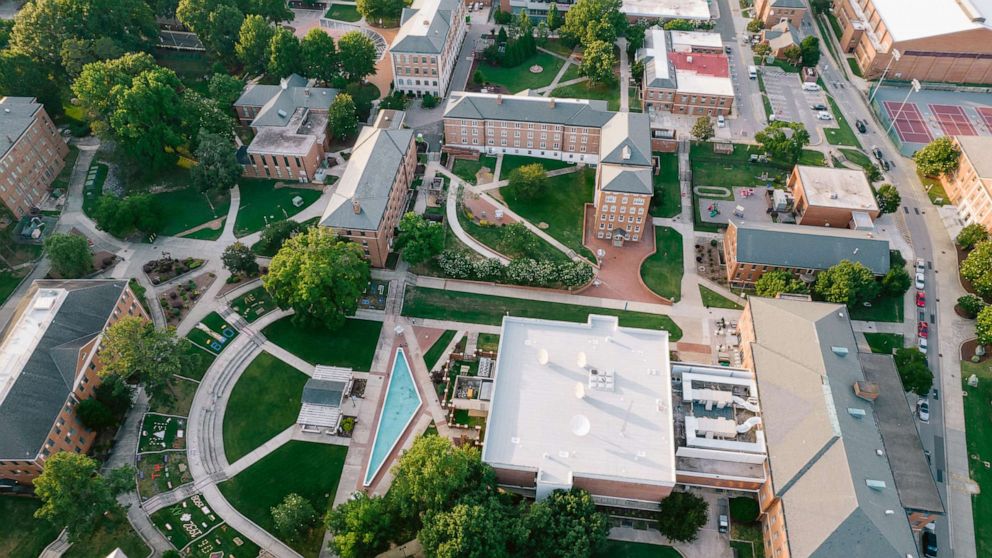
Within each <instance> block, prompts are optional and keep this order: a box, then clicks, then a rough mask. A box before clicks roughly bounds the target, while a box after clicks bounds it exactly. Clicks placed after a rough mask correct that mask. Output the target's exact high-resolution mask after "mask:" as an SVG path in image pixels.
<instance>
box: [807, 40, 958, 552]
mask: <svg viewBox="0 0 992 558" xmlns="http://www.w3.org/2000/svg"><path fill="white" fill-rule="evenodd" d="M814 29H815V27H814ZM817 31H819V30H818V29H817ZM820 40H821V43H822V41H824V40H829V38H827V37H822V36H821V37H820ZM823 48H825V46H824V47H823ZM820 66H821V68H820V69H821V73H822V76H823V81H824V82H825V83H827V84H828V86H827V91H828V93H829V94H830V95H832V96H833V98H834V100H835V101H836V102H837V104H838V106H839V108H840V110H841V112H843V114H844V115H845V117H846V118H847V119H848V121H849V122H851V123H852V124H853V122H854V121H855V120H856V119H861V120H865V121H867V122H868V130H867V133H866V134H862V135H860V137H859V138H858V139H859V140H860V141H861V142H862V143H863V144H864V146H865V148H866V149H870V148H871V147H872V146H875V145H877V146H878V147H879V148H880V149H881V150H882V152H883V154H884V156H885V158H886V159H888V160H892V159H893V158H894V159H895V160H894V161H893V162H894V166H893V167H892V168H891V169H890V171H889V172H888V173H886V177H885V182H889V183H892V184H894V185H895V186H896V187H897V188H898V189H899V193H900V195H901V196H902V208H901V209H900V214H899V215H897V216H896V219H897V220H899V219H904V221H905V228H904V230H905V232H907V233H908V235H909V240H910V243H911V245H912V246H913V250H914V253H915V257H917V258H923V259H924V260H925V261H926V262H927V272H926V277H927V281H926V288H925V289H924V294H925V295H926V307H925V308H923V309H922V310H923V318H924V319H925V320H926V321H927V322H929V324H930V328H929V339H928V341H929V346H930V351H929V354H928V360H929V364H930V368H931V370H933V373H934V387H936V388H938V389H940V394H941V395H942V397H940V398H939V399H934V398H933V397H931V400H930V422H929V423H927V424H923V423H920V424H919V432H920V438H921V441H922V442H923V447H924V448H925V449H926V450H928V451H930V453H931V456H932V458H931V468H932V471H933V474H934V477H935V478H936V479H937V481H938V482H937V488H938V490H939V492H940V494H941V497H942V498H943V500H944V505H945V508H946V512H947V515H946V516H945V517H944V518H942V519H941V520H940V521H938V522H937V537H938V542H939V547H940V554H941V556H942V557H946V556H954V557H971V556H975V547H974V544H975V543H974V541H975V539H974V526H973V522H972V514H971V499H970V495H968V494H967V493H966V492H965V491H964V490H961V489H952V490H949V489H948V480H949V479H953V478H965V479H966V478H967V477H968V466H967V454H966V449H965V441H964V424H963V416H959V415H960V411H959V410H958V409H956V408H955V409H953V411H954V414H953V416H952V417H945V412H946V411H947V410H948V409H945V402H946V401H950V400H953V398H954V397H955V396H957V400H958V401H957V406H958V407H960V391H961V383H960V382H961V379H960V365H959V363H958V362H957V358H958V356H957V351H958V348H957V342H956V341H955V339H954V336H953V335H948V336H947V337H948V338H947V340H946V341H945V342H944V343H943V344H941V337H940V329H941V328H940V327H939V326H941V325H942V321H943V320H945V319H946V320H947V321H948V322H952V321H953V318H952V317H951V316H953V311H950V308H951V307H952V306H953V302H947V303H944V304H943V305H941V306H939V307H938V303H939V302H940V291H944V292H945V293H946V295H947V298H948V300H949V301H953V300H954V299H955V298H956V296H953V295H954V293H955V292H956V291H958V290H960V284H958V283H957V278H956V277H955V276H954V272H953V270H955V269H957V260H956V256H955V251H954V246H953V244H952V242H951V239H950V238H949V236H948V233H947V231H946V229H945V228H944V225H943V223H942V222H941V220H940V218H939V216H938V215H937V211H936V209H935V208H934V207H933V206H932V205H931V204H930V201H929V199H928V198H927V196H926V193H925V192H924V190H923V186H922V185H921V184H920V181H919V178H918V177H917V176H916V172H915V170H914V165H913V163H912V162H911V161H910V160H909V159H907V158H903V157H901V156H899V152H898V150H897V149H896V147H895V145H894V144H893V143H892V141H891V140H890V139H889V138H888V137H887V136H886V135H885V134H884V131H885V129H884V128H883V127H882V126H881V124H880V123H879V122H878V121H877V120H876V119H875V117H874V115H873V113H872V112H871V111H870V110H868V106H867V99H866V98H865V97H864V95H863V94H862V93H861V92H859V91H858V90H857V89H856V88H855V87H854V86H852V85H851V84H850V83H848V82H847V78H846V75H845V74H844V73H843V72H841V71H838V69H837V67H836V66H835V64H834V61H833V59H832V58H831V57H830V54H829V53H828V52H826V51H824V52H823V56H822V58H821V61H820ZM834 84H838V85H840V87H837V86H835V85H834ZM910 265H912V262H910ZM938 270H948V271H950V273H946V274H945V275H940V274H939V273H938ZM938 283H939V285H938ZM938 287H939V289H938ZM908 296H909V297H915V291H911V292H910V293H908ZM907 306H908V307H911V306H910V305H909V304H908V305H907ZM912 308H913V309H914V310H917V309H916V308H915V307H912ZM907 312H909V310H908V309H907ZM918 318H919V315H918V312H913V313H911V314H907V316H906V327H907V331H906V335H907V338H908V339H912V340H914V341H915V339H916V331H915V330H916V322H917V319H918ZM949 398H951V399H949ZM945 418H947V419H949V420H948V422H949V424H945ZM958 488H959V487H958Z"/></svg>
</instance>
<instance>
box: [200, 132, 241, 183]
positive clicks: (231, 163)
mask: <svg viewBox="0 0 992 558" xmlns="http://www.w3.org/2000/svg"><path fill="white" fill-rule="evenodd" d="M199 140H200V141H199V145H198V146H197V148H196V153H195V155H196V165H195V166H193V169H192V171H191V172H190V178H191V179H192V182H193V184H194V185H196V186H197V187H198V188H199V189H200V190H201V191H203V192H206V191H208V190H213V191H215V192H216V191H227V190H230V189H231V188H233V187H234V185H235V184H237V182H238V178H240V177H241V165H240V164H239V163H238V159H237V155H236V151H235V150H236V147H235V146H234V141H233V140H232V139H231V137H230V136H222V135H220V134H211V133H210V132H208V131H206V130H200V135H199Z"/></svg>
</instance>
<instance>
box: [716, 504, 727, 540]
mask: <svg viewBox="0 0 992 558" xmlns="http://www.w3.org/2000/svg"><path fill="white" fill-rule="evenodd" d="M729 513H730V512H729V505H728V504H727V501H726V500H723V499H721V500H720V515H719V517H717V530H718V531H720V532H721V533H726V532H728V531H730V516H729V515H728V514H729Z"/></svg>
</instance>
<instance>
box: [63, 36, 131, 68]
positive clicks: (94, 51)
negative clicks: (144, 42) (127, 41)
mask: <svg viewBox="0 0 992 558" xmlns="http://www.w3.org/2000/svg"><path fill="white" fill-rule="evenodd" d="M123 54H124V51H123V50H121V48H120V47H119V46H117V43H116V42H115V41H114V40H113V39H111V38H110V37H97V38H96V39H66V40H64V41H62V68H63V69H64V70H65V73H66V74H67V75H68V76H69V77H70V78H76V77H78V76H79V73H80V72H82V71H83V66H85V65H87V64H89V63H90V62H96V61H98V60H110V59H113V58H118V57H120V56H121V55H123Z"/></svg>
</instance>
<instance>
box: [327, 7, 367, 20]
mask: <svg viewBox="0 0 992 558" xmlns="http://www.w3.org/2000/svg"><path fill="white" fill-rule="evenodd" d="M324 17H326V18H327V19H336V20H338V21H350V22H355V21H358V20H360V19H362V14H360V13H358V10H357V9H356V8H355V6H352V5H350V4H331V9H329V10H327V13H326V14H324Z"/></svg>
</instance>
